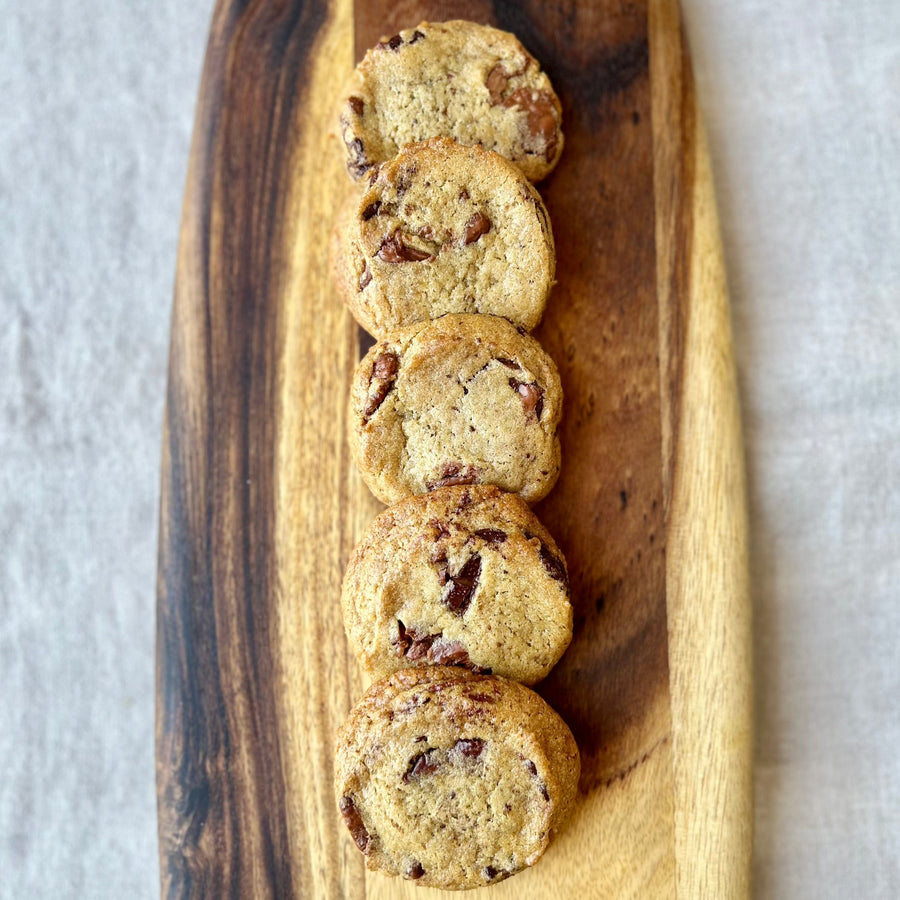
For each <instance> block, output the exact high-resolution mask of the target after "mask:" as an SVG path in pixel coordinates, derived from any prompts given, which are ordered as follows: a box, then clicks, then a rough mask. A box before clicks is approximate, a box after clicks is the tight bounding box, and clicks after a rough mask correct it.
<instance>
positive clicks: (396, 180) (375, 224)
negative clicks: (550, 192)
mask: <svg viewBox="0 0 900 900" xmlns="http://www.w3.org/2000/svg"><path fill="white" fill-rule="evenodd" d="M349 212H350V221H349V222H347V223H342V224H341V225H340V226H339V228H338V231H337V240H336V243H335V248H334V255H335V260H334V265H335V274H336V283H337V286H338V291H339V293H340V295H341V296H342V298H343V299H344V301H345V302H346V303H347V305H348V306H349V308H350V311H351V312H352V313H353V315H354V316H355V317H356V320H357V321H358V322H359V323H360V325H362V326H363V328H365V329H367V330H368V331H369V332H370V333H371V334H373V335H375V336H376V337H381V336H382V335H383V334H384V333H385V332H387V331H390V330H392V329H395V328H400V327H402V326H404V325H410V324H412V323H413V322H419V321H422V320H424V319H434V318H437V317H438V316H441V315H444V314H445V313H485V314H488V315H493V316H503V317H504V318H507V319H509V320H510V321H511V322H512V323H513V324H515V325H521V326H522V327H524V328H525V329H527V330H529V331H530V330H531V329H532V328H534V327H535V325H537V324H538V322H539V321H540V319H541V315H542V314H543V312H544V306H545V304H546V302H547V295H548V294H549V293H550V288H551V286H552V285H553V277H554V274H555V271H556V257H555V254H554V249H553V235H552V232H551V230H550V219H549V217H548V215H547V210H546V208H545V207H544V204H543V202H542V200H541V198H540V195H539V194H538V192H537V191H536V190H535V189H534V188H533V187H532V185H531V184H530V182H529V181H528V180H527V179H526V178H525V177H524V176H523V175H522V173H521V172H520V171H519V170H518V169H517V168H516V167H515V166H514V165H512V163H510V162H508V161H507V160H505V159H504V158H503V157H502V156H498V155H497V154H496V153H492V152H491V151H488V150H482V149H481V148H480V147H465V146H463V145H462V144H459V143H457V142H456V141H453V140H450V139H449V138H434V139H432V140H430V141H424V142H422V143H418V144H412V145H410V146H407V147H404V148H403V150H401V151H400V153H399V155H398V156H396V157H395V158H394V159H392V160H391V161H390V162H387V163H385V164H384V165H383V166H381V167H380V168H379V170H378V174H377V177H376V178H375V180H374V182H373V183H372V185H371V186H370V187H369V189H368V190H367V191H366V192H365V193H364V194H363V196H362V199H361V200H359V201H357V202H356V203H354V204H353V207H352V209H350V210H349Z"/></svg>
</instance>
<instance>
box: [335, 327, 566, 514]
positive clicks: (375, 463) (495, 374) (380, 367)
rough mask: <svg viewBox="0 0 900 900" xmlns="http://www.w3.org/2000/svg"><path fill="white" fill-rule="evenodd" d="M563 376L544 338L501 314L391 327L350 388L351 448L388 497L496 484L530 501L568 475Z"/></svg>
mask: <svg viewBox="0 0 900 900" xmlns="http://www.w3.org/2000/svg"><path fill="white" fill-rule="evenodd" d="M561 415H562V386H561V385H560V381H559V373H558V372H557V370H556V365H555V364H554V362H553V360H552V359H550V357H549V356H548V355H547V354H546V353H545V352H544V350H543V349H542V348H541V346H540V344H538V342H537V341H536V340H535V339H534V338H532V337H530V336H529V335H527V334H524V333H520V332H518V331H517V330H516V329H515V328H514V327H513V326H512V325H510V323H509V322H507V321H506V319H500V318H497V317H496V316H473V315H458V316H457V315H451V316H443V317H441V318H440V319H435V320H434V321H432V322H419V323H417V324H416V325H410V326H408V327H407V328H400V329H398V330H397V331H394V332H391V333H390V334H389V335H387V336H386V337H385V338H384V339H383V340H381V341H379V342H378V343H376V344H375V345H374V346H373V347H372V348H371V349H370V350H369V352H368V353H367V354H366V355H365V356H364V357H363V359H362V360H361V362H360V363H359V366H357V369H356V373H355V375H354V378H353V384H352V387H351V392H350V412H349V419H350V448H351V451H352V453H353V456H354V459H355V460H356V464H357V466H358V467H359V470H360V473H361V474H362V477H363V480H364V481H365V482H366V484H367V485H368V486H369V488H370V489H371V491H372V493H374V494H375V496H376V497H378V499H379V500H381V501H382V502H384V503H388V504H389V503H396V502H397V501H398V500H402V499H404V498H405V497H408V496H410V495H413V494H424V493H427V492H428V491H432V490H434V489H435V488H439V487H449V486H451V485H454V484H496V485H497V486H498V487H501V488H503V490H505V491H509V492H511V493H514V494H518V495H519V496H520V497H521V498H522V499H523V500H525V501H526V502H527V503H533V502H536V501H537V500H540V499H541V498H542V497H543V496H545V495H546V494H547V492H548V491H549V490H550V488H552V487H553V485H554V483H555V482H556V478H557V476H558V475H559V466H560V454H559V438H558V436H557V428H558V425H559V420H560V417H561Z"/></svg>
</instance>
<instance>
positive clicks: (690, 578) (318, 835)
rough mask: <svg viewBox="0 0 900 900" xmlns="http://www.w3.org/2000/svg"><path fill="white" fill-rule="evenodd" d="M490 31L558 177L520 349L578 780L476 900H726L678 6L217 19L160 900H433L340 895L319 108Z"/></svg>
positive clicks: (355, 503) (167, 566)
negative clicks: (413, 31)
mask: <svg viewBox="0 0 900 900" xmlns="http://www.w3.org/2000/svg"><path fill="white" fill-rule="evenodd" d="M462 16H465V17H470V18H474V19H476V20H479V21H484V22H492V23H494V24H498V25H500V26H501V27H504V28H507V29H509V30H513V31H515V32H516V33H517V34H518V35H519V37H520V38H521V39H522V41H523V42H524V43H525V45H526V46H527V47H528V48H529V49H530V50H532V52H534V53H535V55H537V56H538V58H539V59H540V60H541V62H542V63H543V64H544V66H545V67H546V68H547V70H548V71H549V73H550V75H551V77H552V79H553V80H554V83H555V85H556V86H557V89H558V91H559V93H560V96H561V99H562V102H563V107H564V128H565V132H566V149H565V152H564V156H563V159H562V161H561V163H560V165H559V167H558V169H557V170H556V172H555V173H554V174H553V175H552V176H551V177H550V178H549V179H548V180H547V181H546V182H545V183H544V184H542V185H540V189H541V191H542V194H543V195H544V197H545V200H546V202H547V205H548V208H549V211H550V215H551V219H552V222H553V226H554V232H555V236H556V240H557V245H558V254H559V266H558V279H559V283H558V284H557V286H556V288H555V289H554V293H553V296H552V297H551V301H550V307H549V309H548V312H547V315H546V317H545V320H544V322H543V323H542V325H541V327H540V328H539V329H538V331H537V332H536V336H537V337H538V339H539V340H540V341H541V342H542V344H543V345H544V346H545V348H546V349H547V350H548V352H549V353H550V354H551V355H552V356H553V357H554V359H555V360H556V361H557V363H558V365H559V368H560V373H561V377H562V381H563V387H564V390H565V394H566V406H565V413H564V422H563V426H562V431H561V438H562V447H563V471H562V475H561V478H560V481H559V484H558V485H557V487H556V488H555V489H554V491H553V492H552V493H551V494H550V496H549V497H548V498H547V499H546V500H545V501H544V502H542V503H541V504H539V505H538V507H537V508H536V511H537V513H538V515H539V516H540V517H541V519H542V520H543V521H544V523H545V524H546V525H547V527H548V528H549V529H550V530H551V532H552V533H553V534H554V536H555V538H556V540H557V541H558V543H559V544H560V546H561V547H562V549H563V551H564V552H565V554H566V556H567V559H568V563H569V571H570V576H571V583H572V591H573V605H574V608H575V638H574V640H573V644H572V647H571V648H570V650H569V651H568V653H567V654H566V656H565V657H564V659H563V660H562V662H561V663H560V665H559V666H558V667H557V668H556V669H555V670H554V672H553V673H552V674H551V677H550V678H548V679H547V681H546V682H545V683H544V684H543V685H541V686H540V688H539V689H540V692H541V693H542V694H543V696H545V697H546V698H547V699H548V700H549V702H551V704H553V705H554V706H555V707H556V708H557V709H558V710H559V711H560V713H561V714H562V715H563V716H564V718H566V719H567V721H568V722H569V724H570V725H571V727H572V728H573V731H574V733H575V735H576V738H577V739H578V741H579V746H580V748H581V752H582V758H583V774H582V779H581V783H580V786H579V787H580V801H579V805H578V808H577V809H576V812H575V814H574V816H573V819H572V821H571V822H570V823H569V825H568V826H567V827H566V829H565V830H564V831H563V833H562V834H561V835H560V836H559V838H558V839H557V841H556V842H555V843H554V844H553V845H552V846H551V847H550V849H549V850H548V852H547V854H546V856H545V858H544V859H543V860H542V861H541V862H540V863H539V864H538V865H537V866H536V867H535V868H533V869H531V870H528V871H526V872H524V873H522V874H521V875H518V876H516V877H515V878H513V879H510V880H508V881H506V882H503V883H501V884H499V885H496V886H494V887H492V888H489V889H484V890H480V891H476V892H474V894H471V896H475V897H480V896H485V897H487V896H490V897H493V898H497V900H502V898H504V897H510V898H512V897H516V898H521V897H534V898H541V900H543V898H550V900H552V898H570V897H610V898H613V897H615V898H621V897H634V898H648V897H653V898H670V897H680V898H695V897H717V898H719V897H722V898H729V897H744V896H747V895H748V893H749V858H750V844H751V835H750V825H751V822H752V811H751V796H750V783H751V782H750V765H751V758H752V757H751V746H750V733H751V720H750V715H751V698H750V689H751V681H750V664H749V660H750V647H749V640H750V629H749V601H748V593H747V581H746V578H747V576H746V572H747V569H746V529H745V522H744V494H743V475H742V460H741V444H740V428H739V420H738V408H737V400H736V387H735V380H734V371H733V362H732V356H731V343H730V332H729V322H728V306H727V296H726V291H725V280H724V273H723V266H722V257H721V248H720V244H719V240H718V231H717V223H716V217H715V204H714V197H713V192H712V180H711V177H710V173H709V164H708V158H707V153H706V146H705V143H704V141H703V138H702V132H701V128H700V124H699V116H698V115H697V114H696V110H695V99H694V93H693V82H692V79H691V71H690V60H689V56H688V54H687V52H686V49H685V45H684V41H683V39H682V32H681V25H680V18H679V13H678V8H677V4H676V3H674V2H672V0H651V2H649V3H631V2H625V0H597V2H576V3H567V4H560V3H539V2H525V3H513V2H499V3H489V2H486V0H461V2H437V3H426V2H412V0H403V2H400V3H390V2H387V0H383V2H382V0H377V2H371V3H366V4H361V3H357V4H356V5H355V6H354V4H353V3H352V2H349V0H338V2H319V3H302V4H301V3H291V2H285V3H281V4H272V3H268V2H262V0H259V2H250V3H238V2H235V0H220V2H219V4H218V7H217V11H216V14H215V17H214V21H213V25H212V29H211V37H210V46H209V51H208V54H207V62H206V68H205V73H204V80H203V85H202V88H201V97H200V102H199V105H198V112H197V124H196V132H195V139H194V145H193V148H192V158H191V167H190V175H189V180H188V187H187V191H186V198H185V210H184V217H183V222H182V234H181V244H180V252H179V265H178V273H177V285H176V298H175V306H174V312H173V324H172V348H171V360H170V374H169V393H168V402H167V416H166V431H165V435H164V452H163V489H162V510H161V531H160V571H159V616H158V681H157V685H158V701H157V766H158V786H159V817H160V859H161V874H162V885H163V895H164V896H166V897H188V896H190V897H215V898H219V897H227V896H232V897H272V898H283V897H290V896H295V897H327V898H331V897H335V898H336V897H345V898H365V897H367V898H373V900H374V898H379V900H388V898H402V897H417V898H428V897H435V898H437V897H448V898H449V897H451V896H459V895H457V894H451V893H444V892H439V891H434V890H429V889H424V888H416V887H414V886H413V885H412V884H410V883H406V882H403V881H400V880H393V879H388V878H385V877H383V876H380V875H378V874H373V873H368V872H366V871H365V869H364V865H363V857H362V855H361V854H360V853H359V852H358V851H357V849H356V848H355V846H354V845H353V843H352V841H351V840H350V838H349V835H348V834H347V832H346V829H345V827H344V826H343V824H342V822H341V820H340V816H339V815H338V812H337V809H336V806H335V802H334V798H333V794H332V784H331V766H332V759H333V747H332V742H333V736H334V730H335V728H336V727H337V726H338V724H339V723H340V722H341V721H342V720H343V718H344V717H345V715H346V713H347V711H348V710H349V708H350V706H351V705H352V704H353V703H354V702H355V700H356V699H357V698H358V697H359V696H360V694H361V693H362V690H363V687H364V685H363V682H362V679H361V676H360V673H359V671H358V668H357V666H356V663H355V661H354V660H353V658H352V656H351V655H350V652H349V649H348V646H347V643H346V640H345V637H344V634H343V626H342V622H341V617H340V605H339V591H340V583H341V578H342V575H343V568H344V565H345V564H346V561H347V558H348V556H349V553H350V551H351V549H352V547H353V545H354V544H355V542H356V540H357V539H358V538H359V537H360V535H361V534H362V531H363V530H364V529H365V527H366V526H367V525H368V523H369V522H370V521H371V519H372V518H373V517H374V515H375V514H376V513H377V512H378V511H379V510H380V509H381V507H380V504H378V503H377V502H376V501H375V500H374V499H373V498H372V497H371V495H370V494H369V493H368V491H367V490H366V488H365V486H364V485H363V483H362V481H361V479H360V477H359V475H358V474H357V473H356V471H355V470H354V469H353V466H352V463H351V461H350V456H349V451H348V447H347V443H346V438H345V431H346V415H347V412H346V409H347V395H348V390H349V383H350V375H351V372H352V370H353V368H354V366H355V363H356V361H357V359H358V358H359V356H360V351H361V345H362V344H364V343H365V336H364V335H362V334H361V333H360V331H359V329H358V328H357V326H356V325H355V323H353V321H352V320H351V318H350V317H349V315H348V314H347V313H346V311H345V310H344V309H343V308H341V307H340V305H339V304H338V303H337V301H336V300H335V297H334V294H333V291H332V289H331V285H330V279H329V272H328V233H329V230H330V227H331V221H332V217H333V213H334V211H335V209H336V207H337V205H338V203H339V201H340V198H341V197H342V196H343V195H344V193H345V192H346V190H347V184H348V180H347V177H346V174H345V172H344V168H343V161H342V148H341V145H340V141H339V139H338V137H337V122H336V113H335V108H336V105H337V101H338V98H339V91H340V86H341V84H342V82H343V81H344V79H345V77H346V75H347V74H348V73H349V71H350V69H351V67H352V65H353V61H354V59H355V58H357V57H358V56H359V54H360V52H361V50H362V49H364V48H365V47H367V46H369V45H371V44H372V43H374V41H375V40H377V39H378V38H379V37H381V36H382V35H383V34H390V33H392V32H394V31H395V30H397V29H398V28H399V27H401V26H402V27H405V26H409V25H413V24H416V23H417V22H418V21H419V20H421V19H432V20H440V19H446V18H452V17H462Z"/></svg>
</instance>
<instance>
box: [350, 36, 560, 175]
mask: <svg viewBox="0 0 900 900" xmlns="http://www.w3.org/2000/svg"><path fill="white" fill-rule="evenodd" d="M345 96H346V100H345V101H344V105H343V108H342V110H341V116H340V122H341V135H342V137H343V141H344V146H345V147H346V151H347V170H348V171H349V172H350V175H351V176H352V177H353V178H356V179H359V178H362V177H363V176H364V175H366V174H367V173H368V172H369V170H370V169H371V168H372V167H373V166H376V165H378V164H380V163H383V162H385V161H387V160H389V159H391V158H393V157H394V156H396V154H397V153H398V151H399V150H400V149H401V148H402V147H403V146H405V145H406V144H411V143H415V142H416V141H423V140H427V139H428V138H432V137H451V138H454V139H456V140H457V141H459V142H460V143H462V144H467V145H469V146H473V145H475V144H480V145H481V146H482V147H484V148H485V149H487V150H493V151H495V152H496V153H499V154H500V155H501V156H504V157H506V159H508V160H510V161H511V162H513V163H515V164H516V165H517V166H518V167H519V168H520V169H521V170H522V172H523V173H524V174H525V176H526V177H527V178H528V179H530V180H531V181H540V179H542V178H544V177H545V176H546V175H547V174H548V173H549V172H550V171H551V170H552V169H553V167H554V166H555V165H556V162H557V161H558V159H559V155H560V153H561V152H562V146H563V135H562V129H561V122H562V107H561V106H560V102H559V98H558V97H557V96H556V93H555V92H554V90H553V87H552V86H551V84H550V79H549V78H548V77H547V75H546V74H545V73H544V72H542V71H541V69H540V66H539V65H538V63H537V61H536V60H535V58H534V57H533V56H532V55H531V54H530V53H528V51H527V50H525V48H524V47H523V46H522V45H521V43H520V42H519V41H518V39H517V38H516V37H515V36H514V35H512V34H510V33H509V32H506V31H500V30H499V29H497V28H491V27H490V26H487V25H477V24H475V23H474V22H466V21H461V20H455V21H449V22H422V23H420V24H419V25H417V26H416V27H415V28H409V29H406V30H404V31H401V32H400V33H399V34H396V35H393V36H392V37H388V38H384V39H383V40H382V41H380V42H379V43H378V44H377V45H376V46H375V47H373V48H372V49H371V50H369V51H368V52H367V53H366V55H365V57H364V58H363V60H362V62H360V64H359V65H358V66H357V67H356V70H355V71H354V73H353V76H352V78H351V81H350V83H349V85H348V87H347V90H346V94H345Z"/></svg>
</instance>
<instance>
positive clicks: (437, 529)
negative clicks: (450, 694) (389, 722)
mask: <svg viewBox="0 0 900 900" xmlns="http://www.w3.org/2000/svg"><path fill="white" fill-rule="evenodd" d="M568 594H569V590H568V579H567V577H566V565H565V562H564V561H563V557H562V554H561V553H560V551H559V548H558V547H557V546H556V543H555V542H554V540H553V538H552V537H551V536H550V534H549V532H548V531H547V530H546V529H545V528H544V526H543V525H541V523H540V522H539V521H538V519H537V517H536V516H535V515H534V513H533V512H532V511H531V510H530V509H529V508H528V506H527V505H526V504H525V503H524V502H523V501H522V500H520V499H519V498H518V497H516V496H515V495H514V494H507V493H504V492H503V491H501V490H500V489H499V488H496V487H494V486H493V485H473V486H472V487H466V486H455V487H445V488H439V489H438V490H435V491H433V492H432V493H430V494H425V495H424V496H421V497H411V498H410V499H408V500H404V501H402V502H401V503H398V504H396V505H395V506H392V507H391V508H390V509H388V510H385V512H383V513H382V514H381V515H380V516H378V517H377V518H376V519H375V521H374V522H372V524H371V525H370V526H369V528H368V530H367V532H366V534H365V536H364V537H363V539H362V541H360V543H359V545H358V546H357V548H356V550H355V551H354V553H353V556H352V557H351V559H350V564H349V566H348V567H347V572H346V574H345V576H344V587H343V592H342V598H341V602H342V605H343V610H344V625H345V628H346V630H347V637H348V638H349V640H350V644H351V646H352V647H353V650H354V651H355V652H356V655H357V658H358V659H359V661H360V664H361V665H362V667H363V668H364V669H365V670H366V671H367V672H368V673H369V674H370V675H373V676H375V677H378V678H380V677H382V676H384V675H388V674H390V673H391V672H395V671H397V670H399V669H404V668H407V667H409V666H423V665H435V664H438V665H455V666H463V667H465V668H469V669H471V670H473V671H481V672H493V673H494V674H495V675H503V676H504V677H506V678H512V679H514V680H515V681H520V682H522V683H523V684H534V683H535V682H536V681H540V680H541V679H542V678H544V677H545V676H546V675H547V674H548V673H549V672H550V669H552V668H553V666H554V665H555V664H556V662H557V661H558V660H559V658H560V657H561V656H562V654H563V652H564V651H565V649H566V647H568V645H569V641H570V640H571V638H572V607H571V605H570V604H569V596H568Z"/></svg>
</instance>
